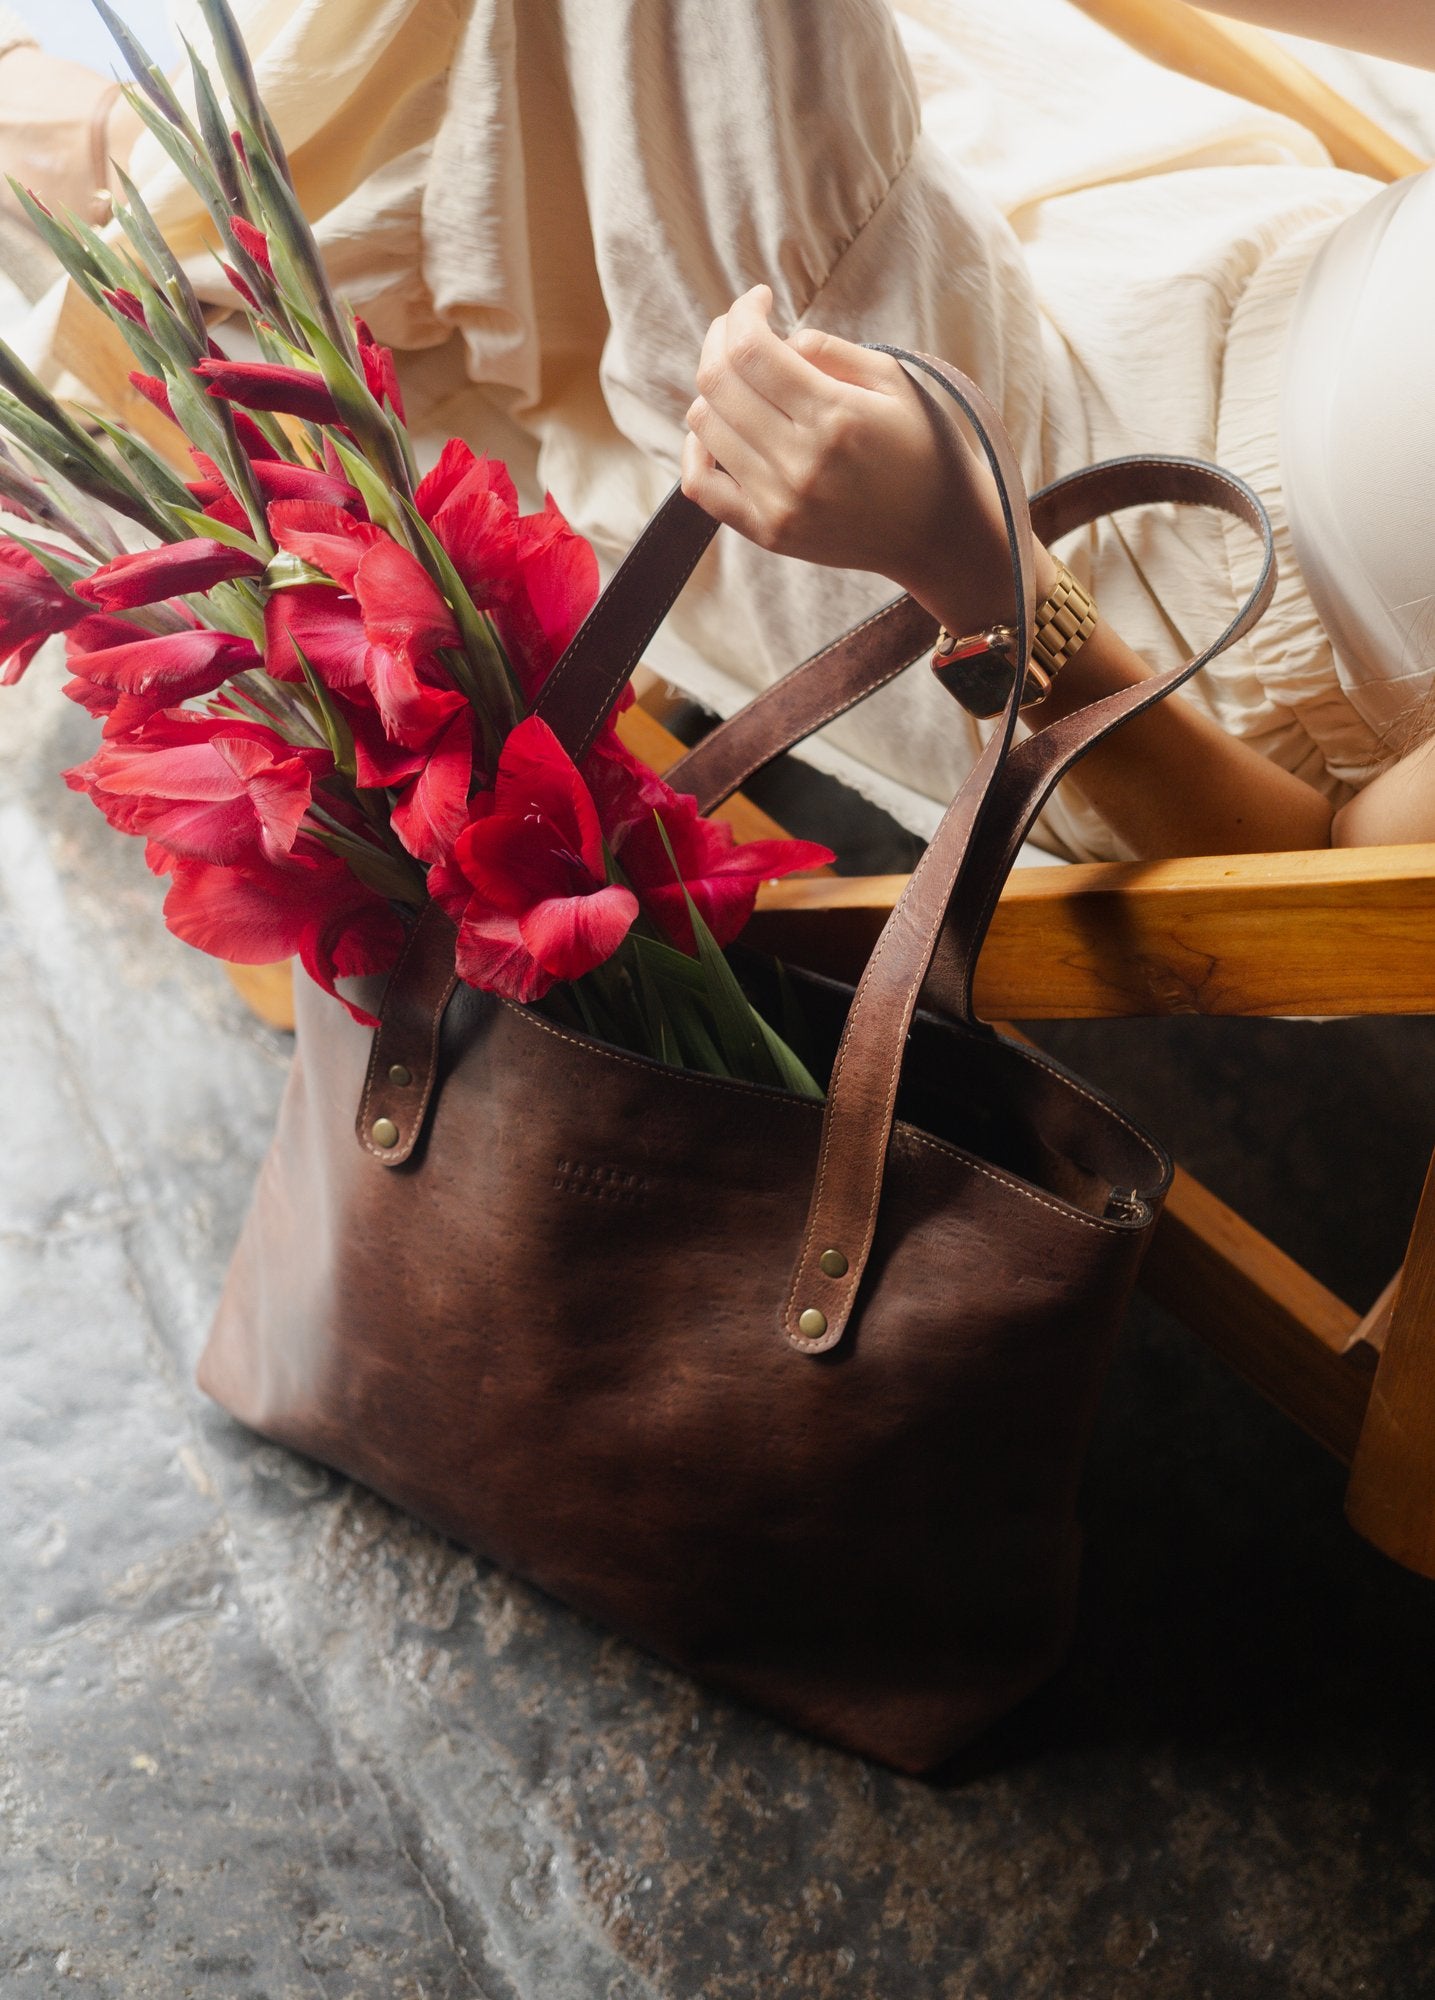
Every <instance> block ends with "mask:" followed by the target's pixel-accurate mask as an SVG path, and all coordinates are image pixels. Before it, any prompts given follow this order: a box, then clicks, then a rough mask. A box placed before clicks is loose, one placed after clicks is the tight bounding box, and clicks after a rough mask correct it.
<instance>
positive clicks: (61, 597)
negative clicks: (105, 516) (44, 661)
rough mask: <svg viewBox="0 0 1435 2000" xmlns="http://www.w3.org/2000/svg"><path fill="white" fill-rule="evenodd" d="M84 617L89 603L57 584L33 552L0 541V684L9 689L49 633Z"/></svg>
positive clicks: (15, 544)
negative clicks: (73, 595) (81, 601)
mask: <svg viewBox="0 0 1435 2000" xmlns="http://www.w3.org/2000/svg"><path fill="white" fill-rule="evenodd" d="M46 548H47V552H48V544H46ZM55 553H56V554H58V553H59V551H58V550H57V551H56V552H55ZM88 615H89V606H88V605H85V604H82V603H80V602H79V600H78V599H76V598H74V597H72V596H71V595H70V593H69V591H68V590H66V589H65V587H64V585H63V584H59V583H56V581H55V579H54V578H53V577H52V576H51V575H50V573H49V571H48V570H47V569H46V568H45V565H44V564H43V563H42V562H41V561H40V559H39V557H38V556H33V555H31V553H30V551H29V550H28V549H25V548H21V546H20V544H19V543H18V542H0V687H12V686H13V685H14V683H15V682H16V681H18V680H19V678H20V676H21V674H23V673H24V671H25V669H26V667H28V666H29V664H30V662H31V660H33V659H34V657H35V655H36V653H37V652H38V651H39V650H40V648H41V646H43V645H44V643H45V641H46V640H47V639H48V638H50V637H52V635H53V634H54V633H56V632H64V631H67V630H68V629H69V627H70V626H72V625H77V624H78V623H79V622H80V620H81V619H82V618H85V617H87V616H88Z"/></svg>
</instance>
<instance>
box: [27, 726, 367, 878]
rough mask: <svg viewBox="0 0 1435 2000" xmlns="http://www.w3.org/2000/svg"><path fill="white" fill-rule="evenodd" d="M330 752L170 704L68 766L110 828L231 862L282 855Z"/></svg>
mask: <svg viewBox="0 0 1435 2000" xmlns="http://www.w3.org/2000/svg"><path fill="white" fill-rule="evenodd" d="M332 768H333V760H332V759H331V757H330V756H329V753H328V751H327V750H319V749H312V750H311V749H298V748H296V747H295V746H294V745H293V744H290V743H286V742H284V740H283V739H282V738H281V737H279V736H277V735H275V733H274V732H273V730H271V729H266V728H264V727H263V725H262V724H260V723H256V722H245V721H241V720H239V719H237V718H233V717H228V716H218V715H195V714H191V713H189V712H188V711H186V710H184V709H169V710H166V711H163V712H161V713H160V714H158V715H155V716H152V717H151V718H150V719H149V720H148V721H147V722H146V723H145V725H144V727H143V728H142V729H141V730H140V731H139V732H138V733H137V734H135V735H132V736H130V737H128V738H127V739H126V740H124V741H122V742H112V743H105V744H103V745H102V746H101V747H100V749H99V750H97V751H96V752H95V754H94V756H93V757H91V758H89V759H88V761H87V762H86V763H84V764H81V765H79V766H77V767H76V769H74V770H72V771H67V772H66V773H65V783H66V784H67V785H68V786H69V787H70V789H71V790H72V791H76V792H81V791H82V792H88V793H89V795H90V797H91V798H92V799H93V800H94V802H95V804H96V805H97V806H98V807H99V809H100V811H101V812H102V813H103V814H104V816H105V818H106V819H107V820H108V821H109V823H110V825H111V826H113V827H115V828H116V829H117V830H118V831H119V832H121V833H133V834H142V835H144V836H145V837H146V838H148V839H150V840H152V841H154V842H156V843H157V844H158V845H159V846H160V847H162V848H164V849H165V851H166V852H167V853H168V854H170V855H173V856H181V855H183V856H188V857H191V858H193V859H196V860H200V861H213V862H217V863H219V864H220V865H221V866H228V865H231V864H233V863H235V862H238V861H245V860H249V859H251V858H252V857H254V856H255V855H256V854H259V855H263V856H264V857H265V858H266V859H267V860H270V861H282V860H283V859H284V857H285V856H286V855H287V854H289V853H290V852H291V850H292V849H293V846H294V843H295V841H296V840H297V839H298V837H299V829H300V827H301V825H302V824H303V820H304V815H305V813H306V812H307V811H308V810H309V803H310V800H311V798H312V796H313V785H314V780H315V778H316V777H322V776H324V775H325V774H326V773H327V772H328V771H330V770H331V769H332Z"/></svg>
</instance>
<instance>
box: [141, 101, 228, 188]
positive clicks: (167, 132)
mask: <svg viewBox="0 0 1435 2000" xmlns="http://www.w3.org/2000/svg"><path fill="white" fill-rule="evenodd" d="M124 96H125V99H126V101H127V102H128V104H129V106H130V109H131V110H132V111H133V112H134V114H135V116H136V118H138V119H139V120H140V122H141V123H142V124H143V125H144V126H145V127H146V128H147V130H148V131H149V132H150V133H151V134H152V135H153V137H154V138H155V139H156V140H157V142H158V143H159V145H160V146H161V147H162V148H163V150H164V151H165V152H166V153H167V154H168V155H169V157H170V159H171V160H172V161H173V162H174V164H175V166H177V167H178V168H179V171H180V172H181V173H182V174H183V175H184V178H185V179H186V180H187V181H188V182H189V185H190V186H191V187H192V188H193V189H194V191H195V193H196V194H197V195H198V196H199V198H200V200H201V201H202V202H203V203H204V206H205V207H206V208H207V209H208V210H209V213H210V214H211V215H213V216H216V218H217V216H219V215H222V214H224V213H225V209H226V204H225V201H224V191H223V189H222V188H221V187H220V185H219V182H218V180H217V179H216V178H215V175H214V173H213V171H212V170H211V168H210V166H209V162H208V160H207V159H206V157H205V155H204V152H203V151H202V150H201V148H200V146H199V135H198V133H196V132H195V131H194V127H193V126H192V125H190V124H189V121H188V119H186V120H185V129H184V130H179V129H176V126H175V123H174V121H173V119H170V118H166V117H165V116H164V115H163V114H162V113H161V112H159V111H156V110H155V108H154V106H153V105H152V104H148V103H146V101H145V99H144V98H143V97H142V96H141V95H140V93H139V91H137V90H134V89H128V90H126V91H125V92H124ZM186 131H187V132H188V133H189V134H191V135H193V136H192V139H191V138H189V137H186Z"/></svg>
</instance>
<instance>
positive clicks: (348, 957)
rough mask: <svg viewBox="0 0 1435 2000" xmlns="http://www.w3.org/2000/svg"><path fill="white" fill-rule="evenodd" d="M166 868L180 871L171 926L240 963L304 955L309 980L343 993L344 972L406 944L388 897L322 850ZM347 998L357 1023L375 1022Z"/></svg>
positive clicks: (384, 965)
mask: <svg viewBox="0 0 1435 2000" xmlns="http://www.w3.org/2000/svg"><path fill="white" fill-rule="evenodd" d="M163 872H168V873H170V874H171V876H172V884H171V887H170V891H169V894H168V895H167V896H166V898H165V904H164V915H165V922H166V923H167V924H168V926H169V928H170V930H171V931H173V933H174V935H175V936H176V937H178V938H182V939H183V940H184V942H185V943H186V944H192V945H194V946H195V947H196V949H197V950H199V951H207V952H209V953H211V954H212V955H213V956H214V957H216V958H224V959H228V960H230V961H231V962H232V963H234V964H236V965H272V964H273V963H275V961H277V960H278V959H281V958H291V957H293V956H294V955H295V954H297V955H298V956H299V957H300V959H301V960H302V961H303V964H304V966H305V969H306V970H307V971H308V973H309V975H310V977H311V978H313V979H315V980H316V981H317V982H318V983H319V985H321V986H322V987H324V989H325V991H326V992H329V993H334V992H335V985H334V982H335V980H336V979H338V978H343V977H345V976H346V975H348V974H358V973H365V972H386V971H388V970H389V969H390V968H391V967H392V965H393V964H394V961H395V960H396V959H397V957H398V955H399V952H400V951H401V950H402V948H403V940H404V932H403V925H402V923H401V922H400V920H399V918H398V917H397V916H396V915H395V913H394V911H393V910H392V909H391V907H390V906H389V904H388V903H387V902H386V901H385V899H384V898H383V897H382V896H379V895H377V894H376V893H375V891H374V890H372V889H369V888H366V887H365V885H364V884H363V883H362V882H360V881H359V880H358V878H357V876H355V875H352V874H350V872H349V870H348V869H347V868H346V867H345V866H344V864H343V863H342V862H341V861H340V860H339V859H338V858H337V857H336V856H333V855H329V854H324V853H322V850H321V854H320V856H319V857H317V858H316V857H310V856H306V857H303V858H295V859H292V860H289V861H287V862H285V863H283V864H282V865H277V864H275V863H273V862H267V861H262V860H257V861H253V862H248V863H244V864H242V865H241V866H238V867H228V868H224V867H217V866H215V865H214V864H213V863H212V862H208V861H193V860H188V859H178V860H175V861H174V862H172V863H170V864H166V866H165V868H164V871H163ZM336 997H337V998H341V999H342V995H336ZM343 1004H344V1005H345V1006H346V1007H347V1008H348V1009H349V1012H350V1013H351V1014H352V1015H353V1016H354V1018H355V1020H357V1021H361V1022H362V1023H363V1024H364V1025H365V1026H366V1027H373V1026H374V1025H375V1022H374V1017H373V1016H372V1015H371V1014H366V1013H365V1012H364V1011H363V1009H362V1008H358V1007H355V1006H354V1005H353V1004H352V1003H351V1002H350V1001H347V1000H345V1001H344V1003H343Z"/></svg>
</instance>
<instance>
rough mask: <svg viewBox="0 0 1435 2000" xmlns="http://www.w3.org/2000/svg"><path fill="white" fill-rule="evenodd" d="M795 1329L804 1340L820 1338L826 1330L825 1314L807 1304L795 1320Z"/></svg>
mask: <svg viewBox="0 0 1435 2000" xmlns="http://www.w3.org/2000/svg"><path fill="white" fill-rule="evenodd" d="M797 1331H798V1332H799V1333H800V1334H801V1335H802V1336H803V1338H804V1339H806V1340H820V1339H821V1338H822V1336H823V1334H824V1333H826V1331H827V1315H826V1313H820V1312H819V1311H818V1310H817V1308H816V1306H809V1307H808V1308H807V1311H806V1312H805V1313H803V1315H802V1317H801V1318H800V1319H799V1320H798V1322H797Z"/></svg>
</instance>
